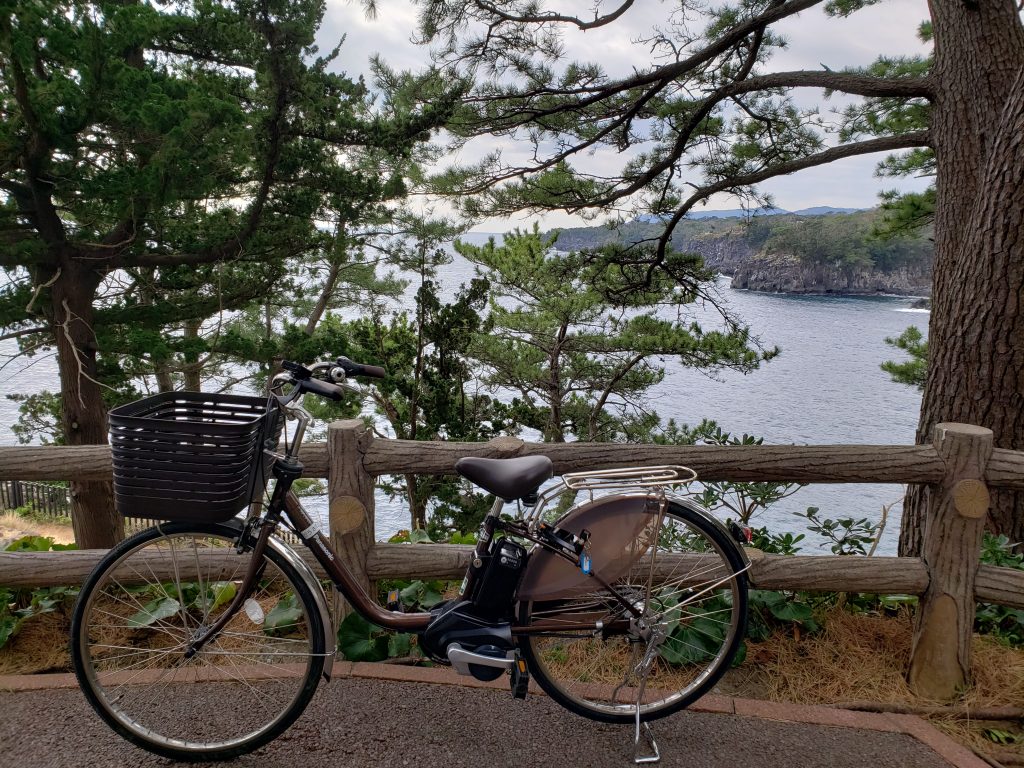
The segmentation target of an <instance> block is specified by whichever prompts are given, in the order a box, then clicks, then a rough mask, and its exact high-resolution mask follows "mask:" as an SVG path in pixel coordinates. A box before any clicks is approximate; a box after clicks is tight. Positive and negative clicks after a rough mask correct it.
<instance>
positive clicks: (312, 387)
mask: <svg viewBox="0 0 1024 768" xmlns="http://www.w3.org/2000/svg"><path fill="white" fill-rule="evenodd" d="M299 386H300V387H302V389H303V391H305V392H312V393H313V394H314V395H320V397H326V398H327V399H328V400H341V399H342V398H343V397H344V396H345V393H344V391H343V390H342V389H341V387H336V386H335V385H334V384H328V383H327V382H326V381H320V380H319V379H303V380H302V381H300V382H299Z"/></svg>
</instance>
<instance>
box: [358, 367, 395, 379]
mask: <svg viewBox="0 0 1024 768" xmlns="http://www.w3.org/2000/svg"><path fill="white" fill-rule="evenodd" d="M362 369H363V372H362V374H358V373H357V374H356V375H357V376H359V375H363V376H369V377H370V378H372V379H383V378H386V377H387V375H388V372H387V371H386V370H384V369H383V368H381V367H380V366H379V365H364V366H362Z"/></svg>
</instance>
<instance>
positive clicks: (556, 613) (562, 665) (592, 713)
mask: <svg viewBox="0 0 1024 768" xmlns="http://www.w3.org/2000/svg"><path fill="white" fill-rule="evenodd" d="M643 536H644V537H645V540H644V541H643V542H642V544H640V545H638V544H637V543H636V542H623V545H624V548H626V549H628V548H630V547H631V546H632V547H633V551H636V552H638V553H643V556H642V557H638V558H637V560H636V562H635V563H634V564H633V565H632V567H631V568H630V569H629V571H628V572H627V573H626V574H625V575H623V576H621V577H620V578H617V579H616V580H615V582H614V583H612V584H609V585H608V586H609V588H610V589H604V588H600V587H598V588H597V589H595V590H593V591H590V592H588V593H586V594H582V595H575V596H573V597H572V598H569V599H562V600H547V601H540V602H523V603H521V604H520V609H519V610H520V614H519V621H520V625H521V626H522V628H523V630H525V632H526V633H527V634H525V635H524V637H523V638H522V639H521V641H520V648H521V650H522V652H523V655H524V657H525V658H526V660H527V663H528V664H529V665H530V672H531V674H532V675H533V676H534V678H535V679H536V680H537V682H538V684H539V685H540V686H541V688H543V689H544V691H545V692H547V694H548V695H549V696H551V698H553V699H555V700H556V701H557V702H559V703H560V704H561V705H562V706H564V707H566V708H567V709H569V710H571V711H573V712H575V713H577V714H580V715H583V716H584V717H589V718H591V719H593V720H600V721H604V722H611V723H626V722H631V721H632V720H633V719H634V718H635V717H636V707H637V705H638V703H639V706H640V717H641V719H642V720H654V719H657V718H659V717H664V716H666V715H669V714H672V713H673V712H676V711H678V710H680V709H682V708H684V707H686V706H687V705H689V704H691V703H692V702H694V701H696V700H697V699H698V698H700V697H701V696H703V695H704V694H705V693H707V692H708V691H709V690H710V689H711V687H712V686H713V685H714V684H715V683H716V682H717V681H718V680H719V678H720V677H721V676H722V674H723V673H724V672H725V671H726V669H728V667H729V664H730V663H731V662H732V659H733V658H734V656H735V655H736V652H737V650H738V649H739V646H740V643H741V642H742V639H743V634H744V631H745V628H746V615H747V578H746V574H745V573H744V572H743V568H744V563H743V559H742V557H741V555H740V553H739V552H738V550H737V547H736V545H735V544H734V543H733V542H732V541H731V540H730V539H729V537H728V536H727V535H726V534H724V533H723V532H722V530H721V529H720V528H719V527H718V526H716V525H714V524H713V523H711V522H709V521H708V520H707V519H705V518H704V517H703V516H702V515H701V514H699V513H698V512H696V511H694V510H693V509H690V508H688V506H687V504H686V503H677V502H669V503H668V505H667V509H666V510H665V512H664V514H663V515H662V516H661V520H660V526H659V528H658V530H657V532H656V533H654V534H652V532H651V531H649V530H648V531H645V532H644V533H643ZM624 601H625V602H627V603H629V607H627V606H626V605H624ZM584 625H589V628H586V629H585V628H582V627H583V626H584ZM595 626H596V627H600V629H595ZM531 627H536V630H535V631H534V632H530V628H531Z"/></svg>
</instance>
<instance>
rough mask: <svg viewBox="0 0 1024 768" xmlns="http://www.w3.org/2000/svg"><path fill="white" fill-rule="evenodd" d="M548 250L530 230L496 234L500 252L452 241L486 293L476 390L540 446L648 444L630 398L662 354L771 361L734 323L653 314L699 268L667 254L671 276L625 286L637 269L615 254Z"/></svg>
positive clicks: (658, 375) (679, 300) (686, 286)
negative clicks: (493, 396) (508, 397)
mask: <svg viewBox="0 0 1024 768" xmlns="http://www.w3.org/2000/svg"><path fill="white" fill-rule="evenodd" d="M552 243H553V240H552V239H548V238H544V237H543V236H542V235H541V234H540V232H539V230H538V229H537V228H536V227H534V229H533V231H532V232H521V231H519V230H516V231H514V232H511V233H508V234H506V235H505V237H504V240H503V242H502V244H501V245H497V244H496V243H495V241H494V240H493V239H492V240H491V241H490V242H488V243H487V244H486V245H483V246H475V245H470V244H467V243H462V242H456V249H457V250H458V251H459V253H461V254H462V255H463V256H464V257H466V258H467V259H468V260H470V261H472V262H473V263H474V264H476V265H477V270H478V273H479V274H480V275H481V276H482V277H483V278H484V279H486V280H487V281H488V283H489V284H490V286H491V300H490V316H489V318H488V322H487V325H486V327H485V329H484V330H485V333H484V334H481V335H480V336H479V337H478V338H477V339H476V340H475V344H474V348H473V350H472V354H473V355H474V357H476V358H477V359H479V360H480V361H481V363H483V365H484V366H485V367H486V381H487V383H489V384H490V385H491V386H494V387H500V388H502V389H504V390H509V391H512V392H515V393H516V394H517V396H516V397H515V399H514V400H513V402H512V412H513V414H514V415H515V419H516V421H518V422H520V423H522V424H523V425H524V426H528V427H531V428H533V429H536V430H538V431H540V432H541V434H542V436H543V439H544V440H546V441H553V442H562V441H565V440H567V439H569V438H570V437H574V438H576V439H580V440H592V441H627V442H628V441H640V440H643V439H648V436H649V434H650V432H651V430H652V428H653V427H654V426H655V425H656V424H657V416H656V414H654V413H653V412H651V411H649V410H648V409H647V408H646V407H644V406H643V405H642V396H643V393H645V392H646V391H647V390H648V389H649V388H650V387H652V386H653V385H655V384H657V383H658V382H660V381H661V380H662V378H663V376H664V369H663V367H662V366H661V364H660V363H661V361H662V360H663V359H664V358H666V357H672V358H674V359H676V360H678V361H679V362H681V363H682V364H683V365H689V366H694V367H700V368H702V369H705V370H709V371H713V370H718V369H723V368H733V369H737V370H742V371H750V370H753V369H755V368H756V367H757V366H758V364H759V362H760V361H761V360H762V359H765V358H766V357H770V356H771V355H772V354H774V352H764V351H761V350H757V349H755V348H754V346H753V345H752V344H751V343H750V337H749V333H748V331H747V329H745V328H742V327H740V326H737V325H729V326H728V328H727V330H724V331H704V330H703V329H701V328H700V327H699V326H698V325H697V324H696V323H685V322H680V321H675V320H670V319H664V318H663V317H662V316H661V314H659V312H658V309H659V308H660V307H665V306H671V307H679V306H682V305H684V304H687V303H690V302H692V301H694V300H695V299H696V297H697V295H698V291H699V286H700V285H701V284H702V282H703V281H705V280H707V279H708V278H709V276H710V275H709V273H707V272H706V271H705V270H704V269H703V268H702V267H701V266H700V264H699V261H697V260H695V259H693V258H689V257H686V258H684V257H679V259H676V260H674V261H673V264H675V265H676V266H677V267H678V268H679V273H678V275H677V276H678V278H679V279H678V280H676V279H671V280H670V279H668V278H667V277H664V276H663V275H662V276H659V277H658V278H656V279H654V280H653V281H652V282H651V283H650V284H649V285H647V286H646V288H643V289H640V290H637V289H635V286H636V284H637V282H638V280H639V279H640V275H639V272H640V271H642V270H641V269H640V268H637V269H636V270H633V269H631V268H629V267H628V265H626V264H624V263H623V261H622V260H621V259H619V258H618V257H619V252H620V250H621V249H618V248H615V247H608V248H605V249H601V250H597V251H588V252H580V253H562V252H558V251H554V250H552ZM684 274H685V277H684Z"/></svg>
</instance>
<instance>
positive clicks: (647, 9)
mask: <svg viewBox="0 0 1024 768" xmlns="http://www.w3.org/2000/svg"><path fill="white" fill-rule="evenodd" d="M677 4H678V0H676V2H675V3H673V2H661V1H660V0H637V2H636V3H635V4H634V5H633V7H632V8H630V9H629V11H627V12H626V14H625V15H624V16H623V17H621V18H620V19H618V20H617V21H616V22H613V23H612V24H610V25H608V26H605V27H602V28H599V29H595V30H591V31H589V32H586V33H577V34H576V35H573V36H568V37H567V38H566V45H567V54H568V56H567V58H568V59H569V60H583V61H586V60H593V58H594V57H595V54H596V55H598V57H599V62H600V63H601V65H602V66H603V67H604V68H605V70H606V71H607V72H608V73H610V74H612V75H616V74H619V75H621V74H625V73H628V72H629V71H631V69H632V68H633V67H642V66H646V65H647V64H649V63H650V58H649V50H648V49H647V47H646V46H643V45H641V44H637V43H635V42H634V41H635V40H636V39H637V38H638V37H639V36H642V35H644V34H645V33H647V32H649V31H650V29H651V27H652V26H653V25H655V24H663V23H664V22H665V19H666V14H667V12H668V9H669V8H671V7H673V5H677ZM716 4H717V3H716ZM574 5H575V8H573V6H574ZM591 5H592V1H591V0H583V2H575V3H573V2H572V0H569V1H568V2H566V3H563V4H562V5H558V6H557V7H558V8H559V10H566V9H569V10H577V11H578V12H579V13H580V14H581V15H584V16H585V15H586V13H587V12H586V10H585V9H586V8H587V7H590V6H591ZM604 6H605V7H606V8H607V7H612V6H613V3H610V2H608V1H607V0H606V2H605V3H604ZM378 9H379V13H378V16H377V18H376V19H368V18H366V15H365V14H364V12H363V7H362V4H361V3H359V2H351V1H350V0H327V13H326V16H325V18H324V23H323V26H322V27H321V30H320V34H319V36H318V41H319V42H320V44H321V48H322V49H329V48H330V47H332V46H333V45H334V44H336V42H337V40H338V39H339V38H341V37H342V36H345V44H344V46H343V47H342V49H341V55H340V57H339V64H338V68H339V69H343V70H344V71H346V72H347V73H349V74H350V75H353V76H355V75H359V74H365V73H367V71H368V66H367V62H368V59H369V57H370V55H372V54H374V53H379V54H381V55H382V56H383V57H384V58H385V60H387V61H388V63H389V64H391V65H392V66H393V67H395V68H397V69H418V68H420V67H423V66H425V64H426V62H427V60H428V53H427V51H426V49H424V48H423V47H420V46H416V45H414V44H413V43H412V42H411V41H410V36H411V33H412V30H413V29H414V27H415V22H416V15H415V11H414V9H413V7H412V5H411V3H409V2H406V0H378ZM927 17H928V8H927V2H926V0H885V1H884V2H882V3H880V4H878V5H876V6H872V7H869V8H866V9H864V10H862V11H858V12H857V13H854V14H853V15H852V16H850V17H849V18H847V19H833V18H829V17H827V16H825V14H824V12H823V11H822V10H821V8H820V7H816V8H813V9H811V10H808V11H805V12H804V13H802V14H800V15H798V16H795V17H791V18H789V19H787V20H785V21H784V22H782V23H780V24H777V25H775V26H774V27H773V30H774V31H776V32H777V33H779V34H782V35H783V36H784V37H785V38H786V39H787V41H788V43H789V46H788V48H787V49H786V50H783V51H780V52H778V53H776V54H775V56H774V57H773V59H772V61H771V62H769V65H768V66H769V68H770V70H773V71H782V70H794V69H815V70H820V69H822V68H823V67H828V68H829V69H843V68H844V67H852V66H863V65H867V64H869V63H871V62H872V61H874V60H875V59H876V58H878V56H880V55H890V56H900V55H907V54H913V53H920V52H924V51H925V50H926V49H925V48H924V46H922V44H921V43H920V41H919V40H918V39H917V37H916V31H917V27H918V25H919V24H920V23H921V22H922V21H923V20H925V19H926V18H927ZM797 98H798V99H799V100H800V101H801V102H802V103H804V104H813V103H820V104H821V109H822V113H823V115H825V116H826V117H827V116H828V113H829V112H830V110H832V109H835V108H837V107H840V106H842V104H843V103H844V102H841V101H835V100H833V101H831V102H826V101H824V100H822V99H821V92H820V91H817V90H812V89H802V92H800V93H798V94H797ZM489 141H490V146H491V147H493V146H494V140H493V139H491V140H489ZM488 148H489V147H488ZM525 149H526V147H525V146H523V145H518V146H512V145H508V144H505V145H504V149H503V151H504V152H505V153H506V154H507V155H509V156H511V154H513V153H515V152H517V151H524V150H525ZM482 150H483V147H480V149H479V151H482ZM473 151H474V149H473V148H471V149H469V150H467V152H468V153H469V154H467V155H466V156H465V157H463V158H462V159H469V158H470V157H471V156H472V153H473ZM881 157H882V156H881V155H878V156H865V157H860V158H850V159H847V160H844V161H840V162H837V163H833V164H830V165H827V166H822V167H820V168H811V169H808V170H805V171H802V172H800V173H797V174H793V175H791V176H787V177H782V178H779V179H775V180H772V181H770V182H766V183H764V184H763V185H762V186H761V189H762V190H764V191H767V192H770V193H771V194H772V195H773V196H774V198H775V204H776V205H778V206H779V207H781V208H785V209H788V210H797V209H800V208H807V207H810V206H814V205H833V206H839V207H856V208H868V207H871V206H874V205H877V202H878V198H877V195H878V192H879V191H880V190H882V189H892V188H899V189H904V190H920V189H923V188H924V187H925V186H927V181H926V180H915V179H909V180H899V179H879V178H877V177H875V175H874V169H875V165H876V163H877V162H878V160H880V159H881ZM457 159H459V158H454V157H453V158H452V160H457ZM609 160H610V158H609ZM597 161H600V158H597V159H596V160H594V161H592V162H597ZM574 162H575V161H574ZM613 162H614V161H613ZM734 207H737V202H736V201H735V200H733V199H730V198H728V197H724V196H723V197H715V198H712V199H711V201H710V202H709V204H708V206H707V208H708V209H722V208H734ZM534 218H536V217H522V218H519V219H515V220H512V221H507V220H500V221H494V220H490V221H485V222H482V223H480V224H479V225H477V226H476V227H474V229H475V230H476V231H482V232H484V231H489V232H494V231H504V230H505V229H508V228H509V227H510V225H522V224H524V223H526V222H528V221H530V220H532V219H534ZM580 223H581V222H580V220H579V219H578V218H576V217H570V216H567V215H565V214H558V213H555V214H549V215H547V216H546V217H544V218H543V219H542V225H543V226H545V227H550V226H579V225H580Z"/></svg>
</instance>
